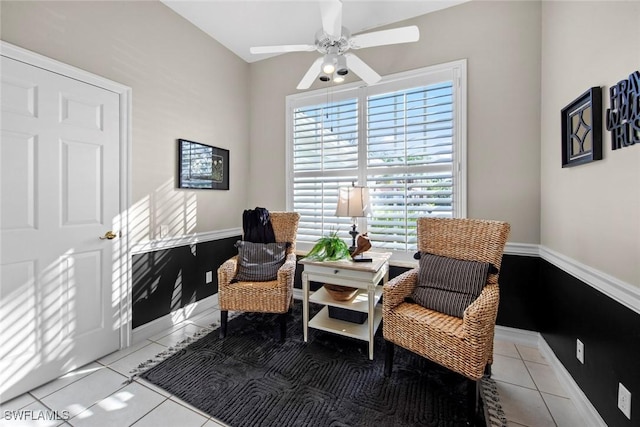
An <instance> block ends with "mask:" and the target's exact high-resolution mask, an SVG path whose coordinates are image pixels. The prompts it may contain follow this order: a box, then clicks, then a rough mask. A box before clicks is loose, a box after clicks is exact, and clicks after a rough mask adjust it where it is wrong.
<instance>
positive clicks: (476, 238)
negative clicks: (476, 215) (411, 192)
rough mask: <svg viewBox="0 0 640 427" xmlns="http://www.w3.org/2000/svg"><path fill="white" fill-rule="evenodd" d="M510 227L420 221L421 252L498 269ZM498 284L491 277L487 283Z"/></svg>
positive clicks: (489, 223)
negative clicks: (485, 264) (477, 262)
mask: <svg viewBox="0 0 640 427" xmlns="http://www.w3.org/2000/svg"><path fill="white" fill-rule="evenodd" d="M509 230H510V226H509V224H508V223H506V222H502V221H491V220H480V219H467V218H418V250H419V251H420V252H428V253H430V254H434V255H440V256H446V257H449V258H457V259H463V260H468V261H480V262H489V263H491V264H493V265H494V266H495V267H496V268H497V269H498V270H500V265H501V263H502V253H503V250H504V245H505V243H506V241H507V238H508V236H509ZM497 282H498V275H497V274H491V275H490V276H489V278H488V280H487V283H491V284H495V283H497Z"/></svg>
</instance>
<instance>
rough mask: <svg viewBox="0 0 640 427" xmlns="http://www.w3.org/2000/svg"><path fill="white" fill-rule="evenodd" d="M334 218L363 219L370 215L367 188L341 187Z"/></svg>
mask: <svg viewBox="0 0 640 427" xmlns="http://www.w3.org/2000/svg"><path fill="white" fill-rule="evenodd" d="M338 191H339V197H338V206H337V207H336V216H350V217H352V218H353V217H363V216H369V215H371V208H370V207H369V189H368V188H367V187H356V186H352V187H341V188H340V189H339V190H338Z"/></svg>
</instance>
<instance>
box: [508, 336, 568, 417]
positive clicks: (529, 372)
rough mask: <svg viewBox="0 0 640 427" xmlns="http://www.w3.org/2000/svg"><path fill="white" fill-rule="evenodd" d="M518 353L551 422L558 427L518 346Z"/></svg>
mask: <svg viewBox="0 0 640 427" xmlns="http://www.w3.org/2000/svg"><path fill="white" fill-rule="evenodd" d="M516 351H517V352H518V354H519V355H520V358H521V359H522V364H523V365H524V368H525V369H526V370H527V373H528V374H529V377H531V381H533V384H534V385H535V386H536V391H537V392H538V394H539V395H540V399H542V403H544V407H545V408H547V412H548V413H549V416H550V417H551V421H553V424H555V425H556V426H557V425H558V422H557V421H556V419H555V417H554V416H553V414H552V413H551V409H550V408H549V405H548V404H547V401H546V400H544V397H543V396H542V392H541V391H540V388H539V387H538V383H537V382H536V380H535V378H533V375H531V371H530V370H529V367H528V366H527V364H526V361H525V360H524V358H523V357H522V353H520V349H519V348H518V346H516ZM533 363H535V362H533ZM547 366H548V365H547Z"/></svg>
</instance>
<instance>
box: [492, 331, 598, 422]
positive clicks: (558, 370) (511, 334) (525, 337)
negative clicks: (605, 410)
mask: <svg viewBox="0 0 640 427" xmlns="http://www.w3.org/2000/svg"><path fill="white" fill-rule="evenodd" d="M494 338H495V339H497V340H501V341H508V342H512V343H514V344H521V345H526V346H529V347H535V348H537V349H538V350H539V351H540V353H541V354H542V356H543V357H544V358H545V359H546V360H547V361H548V362H549V366H550V367H551V369H552V370H553V373H554V374H555V376H556V378H558V380H559V381H560V383H561V384H563V385H564V387H565V389H566V391H567V393H568V394H569V398H570V399H571V402H573V404H574V405H575V406H576V409H577V410H578V413H580V414H581V415H582V417H583V419H584V421H585V423H586V427H606V426H607V423H605V422H604V420H603V419H602V417H601V416H600V414H599V413H598V411H597V410H596V408H594V407H593V405H592V404H591V402H590V401H589V399H588V398H587V396H586V395H585V394H584V393H583V391H582V390H581V389H580V387H579V386H578V384H577V383H576V382H575V380H574V379H573V377H572V376H571V374H569V371H567V369H566V368H565V367H564V365H563V364H562V363H561V362H560V360H558V358H557V357H556V355H555V353H554V352H553V350H552V349H551V347H550V346H549V344H547V342H546V341H545V339H544V338H543V337H542V335H541V334H540V333H538V332H533V331H526V330H522V329H515V328H509V327H506V326H496V330H495V335H494Z"/></svg>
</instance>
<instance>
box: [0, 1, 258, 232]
mask: <svg viewBox="0 0 640 427" xmlns="http://www.w3.org/2000/svg"><path fill="white" fill-rule="evenodd" d="M1 19H2V21H1V33H0V35H1V39H2V40H4V41H6V42H9V43H12V44H15V45H17V46H20V47H23V48H25V49H29V50H32V51H34V52H37V53H40V54H42V55H45V56H48V57H51V58H54V59H57V60H59V61H62V62H65V63H68V64H71V65H73V66H76V67H78V68H81V69H84V70H87V71H90V72H92V73H95V74H98V75H101V76H104V77H106V78H109V79H111V80H114V81H116V82H119V83H122V84H124V85H127V86H130V87H131V88H132V90H133V120H132V122H133V143H132V151H133V158H132V175H133V176H132V193H133V194H132V214H133V222H132V226H133V236H132V239H133V241H134V242H137V241H141V240H146V239H149V238H154V237H158V236H157V235H158V233H159V228H160V225H162V224H167V225H169V227H170V235H174V236H181V235H184V234H190V233H193V232H199V231H211V230H219V229H226V228H232V227H239V226H240V225H241V220H240V219H241V213H242V210H243V209H245V206H246V200H247V194H246V182H247V178H248V174H247V169H246V167H245V165H246V160H245V159H246V157H247V151H248V144H249V131H248V127H249V122H248V117H249V97H248V87H247V81H248V79H249V65H248V64H247V63H245V62H244V61H242V60H241V59H239V58H238V57H237V56H235V55H234V54H232V53H231V52H229V51H228V50H227V49H225V48H224V47H223V46H222V45H220V44H219V43H217V42H216V41H214V40H212V39H211V38H210V37H209V36H207V35H206V34H204V33H203V32H201V31H200V30H198V29H197V28H196V27H194V26H193V25H191V24H190V23H188V22H187V21H185V20H184V19H183V18H181V17H180V16H179V15H177V14H175V13H174V12H173V11H171V10H170V9H169V8H167V7H166V6H164V5H163V4H162V3H160V2H155V1H153V2H151V1H129V2H111V1H108V2H103V1H99V2H82V1H73V2H52V1H44V2H32V1H22V2H12V1H2V2H1ZM177 138H185V139H191V140H194V141H199V142H202V143H205V144H210V145H214V146H217V147H221V148H226V149H229V150H230V152H231V153H230V161H231V169H230V172H231V177H230V181H231V183H230V190H229V191H207V190H198V191H189V190H177V189H176V183H175V179H176V174H177V172H176V169H177V167H176V152H177V148H176V147H177V145H176V144H177V143H176V139H177Z"/></svg>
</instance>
